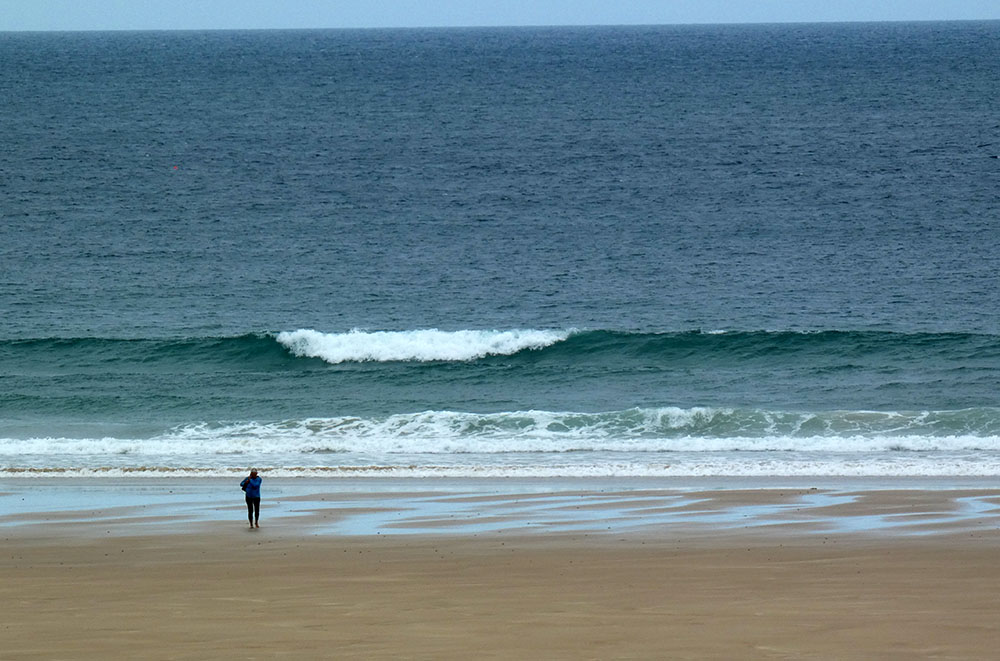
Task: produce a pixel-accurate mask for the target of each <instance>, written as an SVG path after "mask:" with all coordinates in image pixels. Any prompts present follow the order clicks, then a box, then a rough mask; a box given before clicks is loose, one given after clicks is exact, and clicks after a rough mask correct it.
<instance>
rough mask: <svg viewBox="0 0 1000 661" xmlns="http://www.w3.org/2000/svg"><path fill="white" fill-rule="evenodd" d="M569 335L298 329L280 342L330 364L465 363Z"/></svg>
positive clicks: (541, 345)
mask: <svg viewBox="0 0 1000 661" xmlns="http://www.w3.org/2000/svg"><path fill="white" fill-rule="evenodd" d="M570 334H571V331H554V330H506V331H486V330H460V331H441V330H436V329H427V330H410V331H376V332H365V331H360V330H352V331H350V332H348V333H321V332H319V331H316V330H310V329H299V330H295V331H286V332H283V333H279V334H278V336H277V340H278V342H279V343H281V344H282V345H283V346H285V347H286V348H288V350H289V351H291V352H292V353H293V354H295V355H296V356H301V357H308V358H321V359H323V360H325V361H326V362H328V363H334V364H336V363H343V362H352V361H358V362H361V361H376V362H384V361H437V360H445V361H463V360H475V359H477V358H483V357H485V356H502V355H511V354H515V353H517V352H519V351H523V350H525V349H542V348H544V347H547V346H550V345H552V344H555V343H556V342H561V341H562V340H565V339H566V338H567V337H569V335H570Z"/></svg>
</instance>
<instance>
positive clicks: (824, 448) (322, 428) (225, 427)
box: [0, 407, 1000, 477]
mask: <svg viewBox="0 0 1000 661" xmlns="http://www.w3.org/2000/svg"><path fill="white" fill-rule="evenodd" d="M993 418H994V416H992V415H990V410H982V411H980V410H967V411H939V412H909V413H907V412H867V411H846V412H814V413H781V412H769V411H761V410H739V409H725V408H691V409H683V408H674V407H667V408H659V409H630V410H625V411H612V412H604V413H581V412H554V411H514V412H500V413H492V414H478V413H468V412H453V411H424V412H420V413H412V414H399V415H392V416H387V417H384V418H371V419H367V418H357V417H336V418H310V419H304V420H287V421H280V422H272V423H259V422H245V423H238V424H196V425H184V426H180V427H177V428H174V429H171V430H168V431H166V432H164V433H163V434H160V435H157V436H153V437H151V438H118V437H113V436H105V437H100V438H68V437H52V438H41V437H38V438H0V474H7V475H21V476H24V475H35V474H45V473H47V472H52V471H56V472H60V471H61V472H66V471H80V472H81V473H80V474H84V473H86V472H87V471H90V472H92V473H94V474H103V475H108V474H114V472H115V471H118V472H121V473H122V474H125V473H135V474H138V475H157V474H161V473H176V472H178V471H180V472H181V473H184V474H187V472H190V473H191V474H209V475H214V474H229V473H230V472H232V471H237V472H238V471H242V470H245V468H246V466H247V465H249V464H251V463H252V464H255V465H266V466H269V467H270V470H272V471H277V472H278V473H279V474H280V472H281V471H285V472H287V473H288V474H292V475H297V474H317V475H324V474H330V475H341V474H356V475H374V474H392V475H409V476H415V477H416V476H421V475H454V476H466V475H481V476H516V475H523V476H526V477H528V476H580V477H582V476H598V475H605V476H627V475H633V476H657V475H663V476H670V475H678V476H682V475H687V476H698V475H751V476H752V475H846V476H851V475H901V476H902V475H927V476H937V475H968V476H972V475H998V474H1000V435H998V434H996V433H995V432H994V431H991V430H992V429H993V428H994V426H995V425H994V424H993V423H992V422H991V421H992V420H993ZM981 419H983V420H986V422H985V423H984V422H981ZM970 420H977V421H980V422H977V424H979V425H980V428H979V430H978V431H975V432H972V431H969V429H968V428H969V425H968V424H966V422H967V421H970ZM942 428H946V429H953V430H954V429H961V430H963V431H960V432H955V433H944V432H942Z"/></svg>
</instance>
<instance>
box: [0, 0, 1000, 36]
mask: <svg viewBox="0 0 1000 661" xmlns="http://www.w3.org/2000/svg"><path fill="white" fill-rule="evenodd" d="M980 19H1000V0H0V31H6V30H174V29H246V28H254V29H256V28H354V27H425V26H496V25H619V24H671V23H760V22H815V21H915V20H916V21H919V20H980Z"/></svg>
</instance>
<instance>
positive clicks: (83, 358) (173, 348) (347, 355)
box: [0, 329, 1000, 372]
mask: <svg viewBox="0 0 1000 661" xmlns="http://www.w3.org/2000/svg"><path fill="white" fill-rule="evenodd" d="M511 356H524V357H530V358H531V359H533V360H534V359H538V358H541V357H546V358H548V359H551V360H555V361H567V362H578V361H608V362H611V363H613V364H617V363H618V362H619V361H633V362H636V361H637V362H641V363H647V362H649V361H654V362H656V363H659V364H670V365H684V364H692V365H697V366H706V365H708V366H711V365H740V364H750V363H765V364H769V365H770V364H774V365H776V366H777V365H780V364H781V363H783V362H800V363H802V364H805V365H810V366H812V367H818V368H822V367H824V366H845V365H847V366H851V365H855V364H866V363H867V364H879V363H880V364H891V363H897V364H899V363H903V362H906V361H910V360H918V361H921V362H924V361H926V360H937V361H943V362H945V363H947V362H954V364H955V367H956V368H960V367H962V366H963V365H966V364H969V363H980V364H985V363H988V364H990V365H992V364H995V363H996V361H998V360H1000V336H997V335H981V334H971V333H895V332H885V331H728V332H727V331H711V332H701V331H681V332H663V333H639V332H625V331H613V330H580V331H578V330H572V329H562V330H538V329H514V330H456V331H441V330H434V329H420V330H403V331H371V332H369V331H360V330H353V331H348V332H320V331H316V330H311V329H298V330H293V331H284V332H279V333H248V334H245V335H236V336H228V337H193V338H146V339H144V338H137V339H113V338H40V339H22V340H2V341H0V360H2V361H4V364H5V366H6V367H8V368H10V369H13V368H17V370H18V371H21V370H23V371H26V372H30V371H31V370H32V369H33V368H35V367H38V366H44V367H45V368H46V369H57V370H76V369H85V370H90V369H92V370H94V371H101V370H114V369H115V367H116V366H120V365H123V364H128V365H129V366H130V367H134V366H136V365H142V366H143V367H146V368H159V367H161V366H162V367H167V368H169V367H170V366H172V365H173V366H177V367H180V368H183V369H193V370H197V369H199V368H202V367H204V368H207V369H215V368H218V367H223V368H225V367H230V368H240V369H269V368H275V367H280V366H282V365H287V364H288V363H289V361H296V360H301V359H318V360H322V361H325V362H327V363H332V364H340V363H345V362H449V361H455V362H469V361H476V360H483V359H491V358H494V357H511Z"/></svg>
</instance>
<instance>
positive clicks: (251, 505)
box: [247, 496, 260, 523]
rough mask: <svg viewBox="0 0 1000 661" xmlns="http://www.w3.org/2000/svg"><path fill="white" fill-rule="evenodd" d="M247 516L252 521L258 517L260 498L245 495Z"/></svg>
mask: <svg viewBox="0 0 1000 661" xmlns="http://www.w3.org/2000/svg"><path fill="white" fill-rule="evenodd" d="M247 518H248V519H250V523H253V522H254V521H256V520H257V519H259V518H260V498H251V497H250V496H247Z"/></svg>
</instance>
